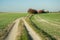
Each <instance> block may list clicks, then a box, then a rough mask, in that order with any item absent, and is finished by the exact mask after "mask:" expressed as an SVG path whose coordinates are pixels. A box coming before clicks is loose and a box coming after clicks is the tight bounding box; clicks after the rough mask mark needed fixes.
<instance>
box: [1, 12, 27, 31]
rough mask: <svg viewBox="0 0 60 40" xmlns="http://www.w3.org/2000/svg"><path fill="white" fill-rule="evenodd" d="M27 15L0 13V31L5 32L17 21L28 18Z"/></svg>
mask: <svg viewBox="0 0 60 40" xmlns="http://www.w3.org/2000/svg"><path fill="white" fill-rule="evenodd" d="M26 15H27V14H26V13H0V30H3V29H4V28H5V27H7V26H8V24H10V23H12V22H13V21H14V20H15V19H17V18H20V17H23V16H26Z"/></svg>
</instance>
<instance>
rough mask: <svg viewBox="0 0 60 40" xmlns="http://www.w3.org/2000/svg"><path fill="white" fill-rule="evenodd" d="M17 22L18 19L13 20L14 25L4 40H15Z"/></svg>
mask: <svg viewBox="0 0 60 40" xmlns="http://www.w3.org/2000/svg"><path fill="white" fill-rule="evenodd" d="M19 20H20V19H17V20H15V25H14V26H13V28H12V30H11V31H10V32H9V34H8V36H7V38H6V39H5V40H16V36H17V35H18V24H19Z"/></svg>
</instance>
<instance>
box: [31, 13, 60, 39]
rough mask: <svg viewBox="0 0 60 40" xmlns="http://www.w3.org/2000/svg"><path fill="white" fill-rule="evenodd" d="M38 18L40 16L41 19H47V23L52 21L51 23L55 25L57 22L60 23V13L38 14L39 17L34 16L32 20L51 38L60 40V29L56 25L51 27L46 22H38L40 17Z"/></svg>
mask: <svg viewBox="0 0 60 40" xmlns="http://www.w3.org/2000/svg"><path fill="white" fill-rule="evenodd" d="M36 16H40V17H41V18H43V19H45V20H47V21H49V20H51V21H49V22H52V23H55V21H56V22H59V23H60V14H59V13H50V14H37V15H34V16H33V17H32V18H31V20H32V22H33V23H35V25H37V27H38V28H39V29H42V30H43V31H44V32H46V33H47V34H49V35H51V37H54V38H56V40H59V39H60V27H59V26H55V25H54V26H53V25H50V24H48V23H45V22H39V21H38V20H37V18H38V17H36ZM35 17H36V18H35ZM56 19H57V20H56ZM39 20H40V19H39ZM53 21H54V22H53ZM59 23H58V24H59ZM56 24H57V23H56Z"/></svg>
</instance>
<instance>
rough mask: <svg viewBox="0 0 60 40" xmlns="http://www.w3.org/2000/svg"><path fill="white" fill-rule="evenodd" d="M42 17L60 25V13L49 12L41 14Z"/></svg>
mask: <svg viewBox="0 0 60 40" xmlns="http://www.w3.org/2000/svg"><path fill="white" fill-rule="evenodd" d="M38 16H40V17H41V18H43V19H45V20H47V21H49V22H52V23H56V24H59V25H60V13H47V14H41V15H40V14H39V15H38Z"/></svg>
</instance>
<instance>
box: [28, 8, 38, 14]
mask: <svg viewBox="0 0 60 40" xmlns="http://www.w3.org/2000/svg"><path fill="white" fill-rule="evenodd" d="M28 13H33V14H37V13H38V12H37V10H35V9H29V10H28Z"/></svg>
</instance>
